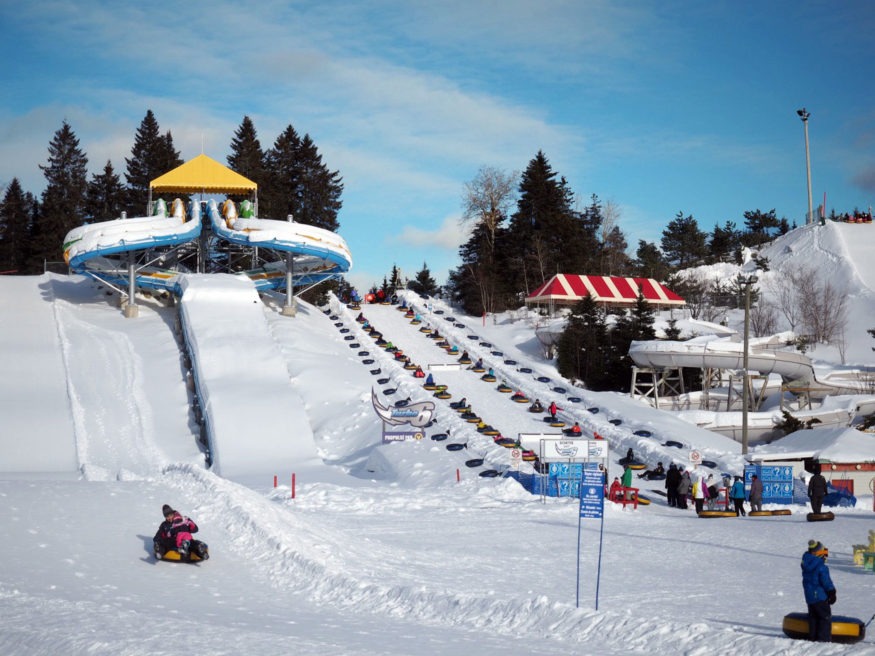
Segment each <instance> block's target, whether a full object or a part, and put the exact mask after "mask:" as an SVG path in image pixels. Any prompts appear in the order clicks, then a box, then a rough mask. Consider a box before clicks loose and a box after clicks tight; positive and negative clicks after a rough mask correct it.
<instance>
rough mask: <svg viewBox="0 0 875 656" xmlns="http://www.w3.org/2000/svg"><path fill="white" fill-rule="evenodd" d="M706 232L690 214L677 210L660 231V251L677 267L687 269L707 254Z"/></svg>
mask: <svg viewBox="0 0 875 656" xmlns="http://www.w3.org/2000/svg"><path fill="white" fill-rule="evenodd" d="M707 238H708V236H707V234H705V233H704V232H702V231H701V230H699V224H698V223H697V222H696V219H694V218H693V217H692V216H684V213H683V212H678V214H677V216H676V217H675V218H674V219H673V220H672V221H670V222H669V224H668V226H667V227H666V228H665V229H664V230H663V231H662V252H663V253H664V254H665V257H666V259H667V260H668V262H669V263H671V264H672V266H674V267H675V268H677V269H687V268H689V267H691V266H693V265H694V264H697V263H699V262H701V261H702V260H704V259H705V257H706V256H707V255H708V246H707Z"/></svg>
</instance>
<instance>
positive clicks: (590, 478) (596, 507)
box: [580, 469, 605, 519]
mask: <svg viewBox="0 0 875 656" xmlns="http://www.w3.org/2000/svg"><path fill="white" fill-rule="evenodd" d="M604 508H605V475H604V473H602V472H601V471H599V470H589V469H587V470H584V472H583V478H582V479H581V481H580V516H581V517H583V518H586V519H601V517H602V514H603V513H604Z"/></svg>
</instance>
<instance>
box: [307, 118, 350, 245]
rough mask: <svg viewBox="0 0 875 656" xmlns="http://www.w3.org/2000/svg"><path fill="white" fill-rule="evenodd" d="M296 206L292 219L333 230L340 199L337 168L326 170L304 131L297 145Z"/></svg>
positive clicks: (334, 230) (337, 225)
mask: <svg viewBox="0 0 875 656" xmlns="http://www.w3.org/2000/svg"><path fill="white" fill-rule="evenodd" d="M297 169H298V175H297V182H298V191H297V194H296V195H297V199H298V208H297V212H296V214H295V220H296V221H299V222H300V223H306V224H307V225H312V226H316V227H318V228H324V229H325V230H331V231H332V232H337V229H338V228H339V227H340V223H339V222H338V220H337V215H338V213H339V212H340V208H341V206H342V205H343V203H342V202H341V200H340V195H341V194H342V193H343V183H342V178H341V177H340V173H339V172H338V171H329V170H328V167H327V166H325V164H324V163H323V162H322V155H320V154H319V151H318V149H317V148H316V144H314V143H313V140H312V139H311V138H310V135H308V134H305V135H304V138H303V139H302V140H301V143H300V147H299V149H298V162H297Z"/></svg>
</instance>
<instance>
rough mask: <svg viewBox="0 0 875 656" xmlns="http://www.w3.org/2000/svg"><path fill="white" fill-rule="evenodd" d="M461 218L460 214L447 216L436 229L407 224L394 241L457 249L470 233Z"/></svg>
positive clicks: (412, 244) (408, 244) (409, 244)
mask: <svg viewBox="0 0 875 656" xmlns="http://www.w3.org/2000/svg"><path fill="white" fill-rule="evenodd" d="M460 219H461V216H459V215H455V216H447V217H446V218H444V220H443V221H442V222H441V224H440V225H439V226H437V228H436V229H435V230H426V229H423V228H419V227H417V226H412V225H406V226H404V227H403V228H401V231H400V232H399V233H398V235H397V236H395V237H393V238H392V241H393V242H396V243H399V244H403V245H406V246H416V247H419V246H428V247H431V248H443V249H448V250H453V251H455V250H457V249H458V248H459V246H460V245H461V244H462V243H463V242H464V241H465V239H467V238H468V234H469V231H468V229H466V228H465V227H464V226H463V225H462V224H461V221H460Z"/></svg>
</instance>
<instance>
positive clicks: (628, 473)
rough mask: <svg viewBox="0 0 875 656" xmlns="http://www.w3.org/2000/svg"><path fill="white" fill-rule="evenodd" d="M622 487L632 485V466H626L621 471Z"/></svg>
mask: <svg viewBox="0 0 875 656" xmlns="http://www.w3.org/2000/svg"><path fill="white" fill-rule="evenodd" d="M623 487H632V468H631V467H626V469H625V470H624V471H623Z"/></svg>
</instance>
